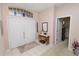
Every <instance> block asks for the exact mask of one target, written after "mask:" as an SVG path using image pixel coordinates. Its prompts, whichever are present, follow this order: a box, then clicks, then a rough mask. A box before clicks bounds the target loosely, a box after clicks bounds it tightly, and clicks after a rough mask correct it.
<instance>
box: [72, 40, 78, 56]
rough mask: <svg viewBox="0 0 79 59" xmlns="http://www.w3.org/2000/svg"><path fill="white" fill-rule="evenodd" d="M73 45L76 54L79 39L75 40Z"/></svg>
mask: <svg viewBox="0 0 79 59" xmlns="http://www.w3.org/2000/svg"><path fill="white" fill-rule="evenodd" d="M72 47H73V52H74V54H76V52H75V50H76V49H77V47H79V43H78V41H77V40H74V42H73V43H72Z"/></svg>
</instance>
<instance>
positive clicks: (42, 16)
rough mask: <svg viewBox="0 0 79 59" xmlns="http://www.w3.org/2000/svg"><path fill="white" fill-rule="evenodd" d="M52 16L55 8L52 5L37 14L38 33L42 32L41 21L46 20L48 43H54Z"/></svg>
mask: <svg viewBox="0 0 79 59" xmlns="http://www.w3.org/2000/svg"><path fill="white" fill-rule="evenodd" d="M54 16H55V8H54V6H52V7H50V8H48V9H46V10H44V11H42V12H40V13H39V14H38V17H39V18H38V19H39V33H40V32H42V22H48V35H49V36H50V45H53V44H54V38H55V36H54V32H55V31H54V23H55V22H54V21H55V19H54Z"/></svg>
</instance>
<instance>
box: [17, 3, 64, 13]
mask: <svg viewBox="0 0 79 59" xmlns="http://www.w3.org/2000/svg"><path fill="white" fill-rule="evenodd" d="M63 4H64V3H19V4H18V3H17V5H20V6H21V7H25V6H26V8H28V9H31V10H34V11H37V12H40V11H42V10H44V9H47V8H49V7H51V6H53V5H56V6H61V5H63Z"/></svg>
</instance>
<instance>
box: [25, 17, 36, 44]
mask: <svg viewBox="0 0 79 59" xmlns="http://www.w3.org/2000/svg"><path fill="white" fill-rule="evenodd" d="M35 38H36V22H35V20H34V19H31V18H26V20H25V41H26V43H30V42H32V41H35Z"/></svg>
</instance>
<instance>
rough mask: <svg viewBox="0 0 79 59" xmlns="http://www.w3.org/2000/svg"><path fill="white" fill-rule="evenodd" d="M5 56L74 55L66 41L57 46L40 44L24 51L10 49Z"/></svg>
mask: <svg viewBox="0 0 79 59" xmlns="http://www.w3.org/2000/svg"><path fill="white" fill-rule="evenodd" d="M5 56H73V53H72V52H71V51H69V50H68V48H67V41H64V42H62V43H61V44H58V45H57V46H55V47H51V46H50V45H43V44H40V45H38V46H36V47H34V48H32V49H30V50H28V51H25V52H23V53H21V52H20V51H19V50H18V49H17V48H14V49H12V50H10V49H9V50H7V51H6V53H5Z"/></svg>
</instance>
